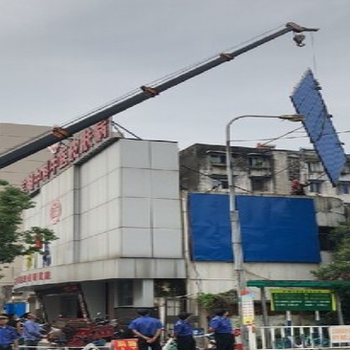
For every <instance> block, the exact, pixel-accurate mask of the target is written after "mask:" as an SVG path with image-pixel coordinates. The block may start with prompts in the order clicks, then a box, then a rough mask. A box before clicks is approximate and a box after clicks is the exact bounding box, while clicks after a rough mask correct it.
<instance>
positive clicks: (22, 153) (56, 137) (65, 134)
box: [0, 22, 318, 169]
mask: <svg viewBox="0 0 350 350" xmlns="http://www.w3.org/2000/svg"><path fill="white" fill-rule="evenodd" d="M317 30H318V29H315V28H306V27H301V26H299V25H297V24H295V23H292V22H289V23H287V24H286V26H285V27H284V28H283V29H281V30H278V31H276V32H275V33H272V34H270V35H268V36H266V37H263V38H261V39H259V40H257V41H254V42H252V43H251V44H249V45H246V46H244V47H242V48H240V49H238V50H236V51H233V52H227V53H221V54H219V55H218V57H216V58H213V59H212V60H210V61H208V62H205V63H203V64H202V65H199V66H197V67H194V68H192V69H189V70H187V71H185V72H184V73H182V74H179V75H178V76H175V77H172V78H169V79H168V80H166V81H165V82H162V83H160V84H159V85H155V86H142V87H141V88H140V89H141V91H140V92H139V93H137V94H135V95H133V96H131V97H128V98H126V99H124V100H121V101H120V102H116V103H114V104H112V105H110V106H107V107H105V108H104V109H100V110H97V111H96V112H93V113H91V114H88V115H87V116H86V117H85V118H83V119H81V120H78V121H76V122H73V123H71V124H70V125H68V126H66V127H55V128H53V130H52V132H51V133H48V134H46V135H44V136H42V137H39V138H38V139H35V140H33V141H30V142H28V143H26V144H24V145H21V146H19V147H17V148H15V149H12V150H10V151H8V152H6V153H3V154H1V155H0V169H2V168H4V167H6V166H8V165H11V164H13V163H15V162H17V161H19V160H21V159H23V158H25V157H28V156H30V155H32V154H34V153H36V152H39V151H41V150H43V149H45V148H46V147H49V146H51V145H53V144H55V143H57V142H59V141H62V140H64V139H66V138H69V137H70V136H71V135H73V134H75V133H77V132H80V131H81V130H83V129H85V128H88V127H90V126H92V125H94V124H96V123H97V122H99V121H102V120H105V119H108V118H110V117H112V116H113V115H115V114H118V113H120V112H122V111H125V110H126V109H128V108H130V107H133V106H136V105H137V104H139V103H141V102H143V101H145V100H148V99H149V98H152V97H155V96H157V95H159V94H160V93H161V92H163V91H165V90H168V89H170V88H172V87H174V86H176V85H178V84H181V83H183V82H185V81H186V80H189V79H191V78H194V77H196V76H197V75H200V74H202V73H204V72H206V71H208V70H210V69H212V68H215V67H217V66H219V65H221V64H223V63H225V62H228V61H231V60H233V59H234V58H236V57H237V56H239V55H242V54H243V53H246V52H248V51H250V50H253V49H255V48H256V47H258V46H260V45H263V44H265V43H267V42H269V41H271V40H274V39H276V38H278V37H280V36H282V35H284V34H287V33H289V32H294V41H295V42H296V44H297V45H298V46H303V45H304V44H303V43H302V42H303V39H304V38H305V37H304V35H303V34H300V33H302V32H314V31H317Z"/></svg>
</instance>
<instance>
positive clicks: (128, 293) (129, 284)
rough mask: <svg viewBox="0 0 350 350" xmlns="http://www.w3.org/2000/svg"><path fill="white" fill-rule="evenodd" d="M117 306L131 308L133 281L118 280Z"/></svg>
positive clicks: (132, 302)
mask: <svg viewBox="0 0 350 350" xmlns="http://www.w3.org/2000/svg"><path fill="white" fill-rule="evenodd" d="M117 293H118V306H132V305H133V304H134V297H133V296H134V282H133V280H119V281H118V282H117Z"/></svg>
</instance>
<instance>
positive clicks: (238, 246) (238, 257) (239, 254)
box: [226, 114, 304, 350]
mask: <svg viewBox="0 0 350 350" xmlns="http://www.w3.org/2000/svg"><path fill="white" fill-rule="evenodd" d="M243 118H270V119H283V120H289V121H299V122H300V121H303V120H304V117H303V116H301V115H299V114H293V115H279V116H278V115H242V116H239V117H235V118H233V119H231V120H230V121H229V122H228V124H227V125H226V169H227V180H228V188H229V203H230V223H231V236H232V238H231V241H232V251H233V256H234V270H235V272H236V277H237V297H238V314H239V323H240V327H241V334H242V340H243V348H244V350H247V349H248V347H247V345H248V341H247V334H246V328H245V327H244V324H243V316H244V315H243V308H242V301H241V298H242V292H243V291H244V290H245V289H246V281H245V275H244V268H243V262H244V257H243V247H242V236H241V227H240V223H239V213H238V210H237V207H236V187H235V178H234V174H233V164H232V156H231V126H232V124H233V123H234V122H235V121H237V120H239V119H243Z"/></svg>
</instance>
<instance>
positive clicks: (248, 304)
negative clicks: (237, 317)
mask: <svg viewBox="0 0 350 350" xmlns="http://www.w3.org/2000/svg"><path fill="white" fill-rule="evenodd" d="M241 303H242V315H243V324H244V325H246V326H248V325H253V324H254V317H255V315H254V299H253V293H252V292H251V291H250V290H242V291H241Z"/></svg>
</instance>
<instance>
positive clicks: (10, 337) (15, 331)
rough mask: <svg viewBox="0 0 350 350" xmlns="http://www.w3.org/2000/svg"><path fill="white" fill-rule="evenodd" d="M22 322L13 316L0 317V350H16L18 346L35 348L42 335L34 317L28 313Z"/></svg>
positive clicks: (2, 315) (4, 315) (3, 315)
mask: <svg viewBox="0 0 350 350" xmlns="http://www.w3.org/2000/svg"><path fill="white" fill-rule="evenodd" d="M22 319H23V320H22V321H21V320H19V319H16V318H15V317H14V315H13V314H1V315H0V350H17V349H18V346H19V345H20V344H23V345H26V346H28V348H29V347H30V348H35V347H36V346H37V345H38V343H39V341H40V339H41V338H42V334H41V332H40V326H39V324H38V323H37V322H36V321H35V320H36V317H35V315H33V314H32V313H30V312H28V313H26V314H24V315H23V316H22Z"/></svg>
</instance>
